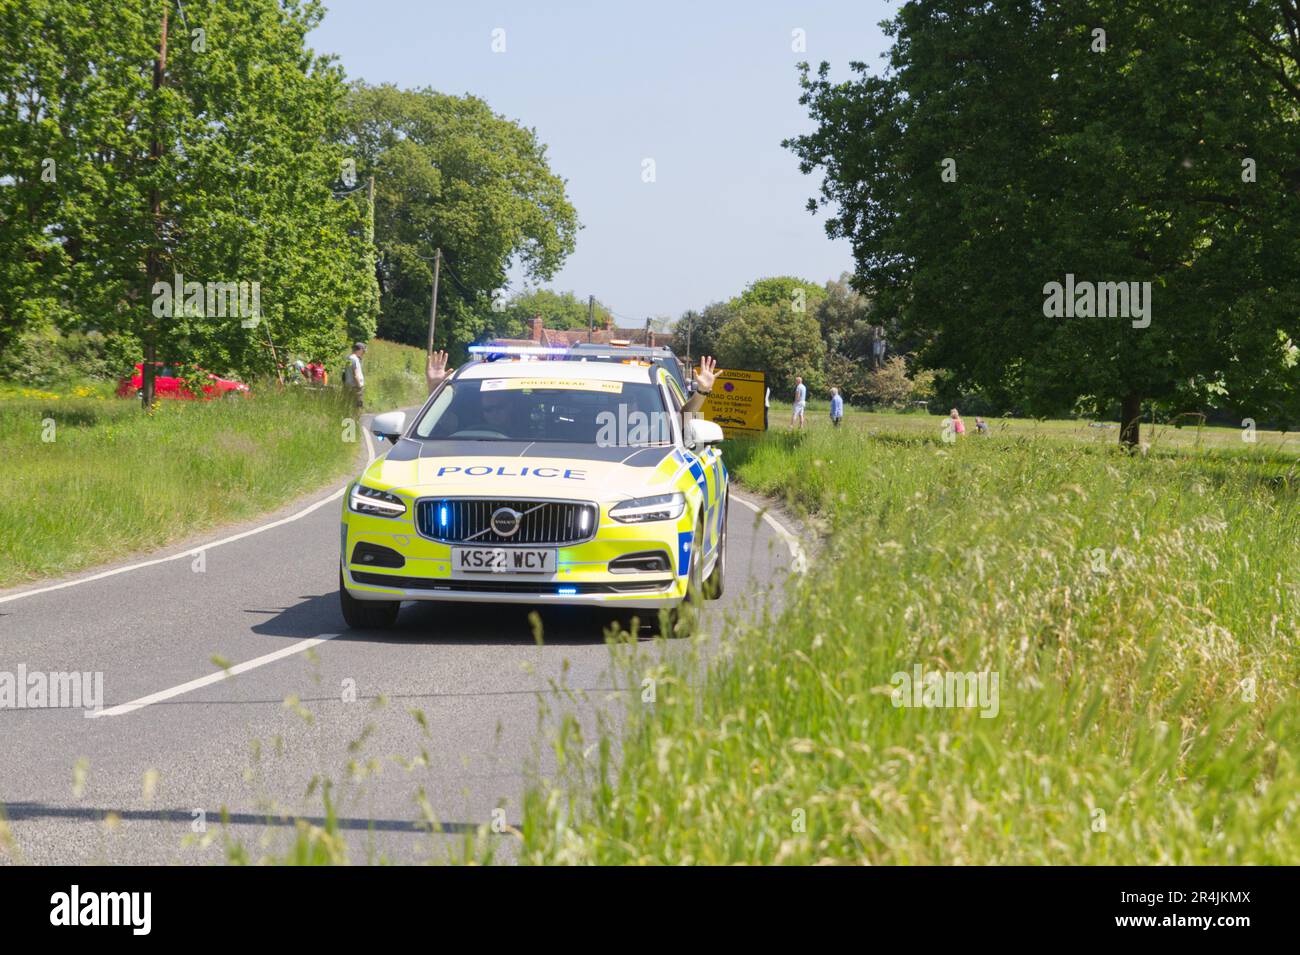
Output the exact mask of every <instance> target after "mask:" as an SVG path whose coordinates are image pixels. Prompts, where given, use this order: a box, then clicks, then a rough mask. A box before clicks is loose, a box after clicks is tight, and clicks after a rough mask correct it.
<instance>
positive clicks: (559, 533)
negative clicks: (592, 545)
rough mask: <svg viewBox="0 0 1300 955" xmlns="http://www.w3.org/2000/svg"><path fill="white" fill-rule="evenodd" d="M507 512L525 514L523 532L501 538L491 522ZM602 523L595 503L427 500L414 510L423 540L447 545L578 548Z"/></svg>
mask: <svg viewBox="0 0 1300 955" xmlns="http://www.w3.org/2000/svg"><path fill="white" fill-rule="evenodd" d="M502 507H508V508H511V509H512V510H515V511H518V512H519V513H521V514H522V515H523V516H522V517H521V518H520V519H519V530H518V531H516V532H515V533H514V534H511V535H510V536H509V537H503V536H501V535H500V534H498V533H497V532H496V531H495V530H493V529H492V526H491V524H490V523H489V522H490V520H491V517H492V514H493V513H494V512H495V511H496V510H497V509H499V508H502ZM444 509H445V510H446V520H445V521H444V520H443V519H442V518H443V510H444ZM584 515H585V517H586V519H585V521H584V519H583V518H584ZM599 518H600V514H599V512H598V510H597V508H596V505H595V504H583V503H580V502H577V501H528V500H521V499H513V500H512V499H506V498H444V499H439V498H425V499H423V500H421V501H419V502H417V503H416V506H415V526H416V529H417V530H418V531H419V532H420V534H421V536H423V537H427V538H429V539H430V540H436V541H441V542H442V543H445V544H471V545H477V544H578V543H581V542H582V541H586V540H590V539H591V538H593V537H595V536H596V524H597V522H598V520H599Z"/></svg>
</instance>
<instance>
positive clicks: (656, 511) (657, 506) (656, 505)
mask: <svg viewBox="0 0 1300 955" xmlns="http://www.w3.org/2000/svg"><path fill="white" fill-rule="evenodd" d="M684 510H686V495H685V494H683V493H681V492H680V491H674V492H673V493H672V494H656V495H655V496H654V497H634V498H632V500H630V501H623V502H622V503H620V504H615V505H614V506H613V507H611V508H610V509H609V516H610V517H612V518H614V520H616V521H622V522H623V523H624V524H643V523H645V522H646V521H672V520H676V519H677V518H679V517H681V516H682V511H684Z"/></svg>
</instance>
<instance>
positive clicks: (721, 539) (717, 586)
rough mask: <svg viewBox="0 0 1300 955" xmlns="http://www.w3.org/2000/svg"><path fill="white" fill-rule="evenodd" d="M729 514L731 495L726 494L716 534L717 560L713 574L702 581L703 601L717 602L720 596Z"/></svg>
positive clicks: (724, 572) (724, 575)
mask: <svg viewBox="0 0 1300 955" xmlns="http://www.w3.org/2000/svg"><path fill="white" fill-rule="evenodd" d="M730 513H731V493H730V492H728V493H727V496H726V498H725V499H724V500H723V502H722V530H721V531H720V532H719V534H718V559H717V561H716V562H715V563H714V565H713V573H711V574H709V576H708V577H707V578H705V581H704V599H705V600H717V599H718V598H719V597H721V596H722V589H723V584H724V583H725V580H726V576H727V515H728V514H730Z"/></svg>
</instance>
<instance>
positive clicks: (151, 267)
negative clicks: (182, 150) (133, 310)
mask: <svg viewBox="0 0 1300 955" xmlns="http://www.w3.org/2000/svg"><path fill="white" fill-rule="evenodd" d="M169 12H170V5H168V6H167V7H163V16H162V32H161V34H159V37H158V59H157V60H155V61H154V65H153V88H154V91H155V92H156V91H158V90H160V89H162V86H163V83H164V82H166V79H167V14H168V13H169ZM162 154H163V147H162V141H161V139H160V138H159V137H158V136H157V133H156V131H155V135H154V140H153V142H152V143H151V144H150V146H149V158H150V160H152V162H153V163H154V164H155V166H154V168H155V169H156V168H157V165H156V164H157V162H158V161H159V160H160V159H162ZM149 215H150V218H152V220H153V228H154V246H153V248H151V249H150V250H149V254H148V257H147V259H146V261H145V277H144V283H145V288H146V289H148V290H149V293H150V295H152V294H153V287H154V284H155V283H156V282H158V281H159V280H160V278H161V276H160V273H161V272H162V257H161V255H160V254H159V249H160V247H161V246H162V196H161V195H160V194H159V192H158V187H157V186H155V187H154V188H153V189H152V190H151V191H150V193H149ZM143 301H144V307H145V309H146V310H147V311H146V312H145V315H146V317H145V321H144V327H143V330H144V334H143V335H142V336H141V337H142V338H143V339H144V342H143V344H144V364H143V365H141V366H140V403H141V404H142V405H143V407H144V410H145V411H148V410H149V409H151V408H152V407H153V403H154V376H155V375H156V371H155V369H154V362H156V361H157V360H158V349H157V340H158V339H157V329H155V327H154V321H153V305H152V302H151V300H150V299H149V298H148V297H145V298H143ZM179 304H180V303H179V302H174V303H173V307H177V306H179Z"/></svg>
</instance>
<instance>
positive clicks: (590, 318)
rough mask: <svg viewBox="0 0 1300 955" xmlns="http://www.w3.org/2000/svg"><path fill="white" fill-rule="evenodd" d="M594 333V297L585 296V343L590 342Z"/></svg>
mask: <svg viewBox="0 0 1300 955" xmlns="http://www.w3.org/2000/svg"><path fill="white" fill-rule="evenodd" d="M595 333H596V296H594V295H588V296H587V341H592V340H593V338H594V337H595Z"/></svg>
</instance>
